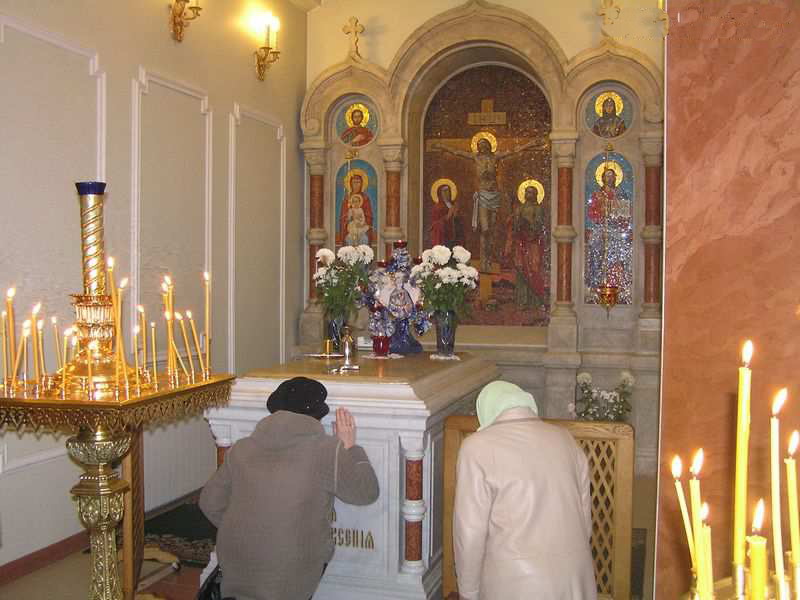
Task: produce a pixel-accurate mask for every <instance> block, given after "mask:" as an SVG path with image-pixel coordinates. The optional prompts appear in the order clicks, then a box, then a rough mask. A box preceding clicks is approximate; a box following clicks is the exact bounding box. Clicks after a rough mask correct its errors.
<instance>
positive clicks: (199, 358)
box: [186, 310, 206, 377]
mask: <svg viewBox="0 0 800 600" xmlns="http://www.w3.org/2000/svg"><path fill="white" fill-rule="evenodd" d="M186 318H187V319H189V327H190V328H191V330H192V339H193V340H194V348H195V350H196V351H197V361H198V362H199V363H200V371H201V375H202V376H203V377H205V373H206V366H205V363H204V362H203V353H202V352H200V340H199V339H198V337H197V328H196V327H195V326H194V319H192V311H190V310H187V311H186Z"/></svg>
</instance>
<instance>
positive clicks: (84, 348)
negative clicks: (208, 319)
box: [0, 182, 234, 600]
mask: <svg viewBox="0 0 800 600" xmlns="http://www.w3.org/2000/svg"><path fill="white" fill-rule="evenodd" d="M77 187H78V193H79V195H80V210H81V242H82V257H83V293H82V294H79V295H74V296H73V305H74V307H75V317H76V320H75V328H76V329H77V340H76V348H75V351H74V353H73V356H72V359H71V360H69V361H67V360H64V363H63V366H62V367H60V368H59V369H58V371H57V372H56V373H54V374H41V376H39V377H38V378H35V379H34V378H32V377H29V378H28V379H27V380H26V378H25V376H23V377H22V378H20V379H18V378H17V377H16V375H17V371H16V368H15V369H14V373H13V375H12V376H7V377H5V378H3V379H2V380H0V430H4V429H13V430H18V431H27V430H34V431H46V432H66V433H70V434H72V437H70V438H69V439H68V440H67V442H66V445H67V451H68V453H69V455H70V456H71V457H72V458H73V459H74V460H76V461H77V462H78V463H79V464H80V465H81V467H82V468H83V471H84V472H83V474H82V475H81V476H80V479H79V481H78V483H77V484H76V485H75V486H73V487H72V489H71V490H70V493H71V494H72V495H73V496H75V497H76V498H77V501H78V512H79V515H80V519H81V522H82V523H83V524H84V526H85V527H86V528H87V529H88V530H89V537H90V543H91V577H90V584H89V600H122V599H123V596H124V597H126V598H131V597H132V596H133V588H134V587H135V581H133V582H130V581H127V579H129V578H128V577H126V585H125V589H124V590H123V586H122V585H121V582H120V577H119V573H118V569H117V561H118V559H117V546H116V535H115V531H116V527H117V525H118V524H119V522H120V521H121V520H122V518H123V513H124V510H125V509H124V507H125V492H126V491H128V490H129V488H130V486H129V484H128V482H127V481H124V480H122V479H120V478H119V477H118V476H117V474H116V471H115V470H114V469H113V468H112V465H113V464H114V463H116V462H117V461H119V460H120V459H122V458H123V457H124V456H125V455H126V454H127V453H128V452H129V450H130V449H131V446H132V444H136V443H138V442H137V436H141V431H142V427H143V426H145V425H149V424H151V423H155V422H164V421H172V420H177V419H181V418H183V417H186V416H191V415H196V414H202V413H203V411H205V410H206V409H208V408H211V407H217V406H222V405H224V404H227V402H228V399H229V397H230V390H231V384H232V382H233V379H234V377H233V376H232V375H212V374H211V373H209V371H208V368H206V369H205V370H203V371H202V372H201V373H199V374H198V376H197V377H194V376H188V375H182V374H181V373H179V372H177V371H176V370H173V371H171V372H169V371H165V372H164V373H162V374H158V373H157V372H156V371H155V369H152V370H148V369H147V368H146V365H145V366H140V367H139V368H138V369H136V368H132V367H130V366H128V365H127V364H126V362H125V357H124V350H123V348H124V340H123V339H122V338H121V336H120V333H121V327H120V325H119V321H120V315H121V311H120V310H119V305H118V302H119V298H118V296H117V297H115V296H114V289H113V282H111V281H109V282H108V283H109V285H108V288H109V291H110V292H111V293H110V294H107V293H106V288H107V285H106V270H105V267H106V260H105V248H104V243H103V192H104V188H105V184H104V183H100V182H86V183H79V184H77ZM22 343H23V344H25V343H27V340H23V342H22ZM34 348H35V346H34ZM26 351H27V348H26ZM137 351H138V349H137ZM34 358H35V353H34ZM26 362H27V360H26ZM153 364H154V365H155V361H154V362H153ZM24 372H26V373H28V372H27V370H24ZM28 375H29V376H31V373H28ZM133 382H135V383H133ZM133 494H134V495H136V494H137V490H136V489H134V490H133ZM136 506H137V509H138V510H141V507H142V506H143V503H141V502H140V503H139V504H138V505H136ZM140 521H141V520H140ZM132 532H133V529H131V530H130V531H128V530H126V537H127V535H128V533H132ZM138 533H141V532H138ZM131 537H135V535H134V536H131ZM139 541H140V542H141V540H139ZM126 546H127V547H128V548H131V549H132V548H133V546H132V542H131V540H126ZM129 552H132V553H133V554H134V555H136V552H135V551H134V550H130V551H129ZM124 554H126V556H125V560H126V562H129V564H127V565H126V568H128V567H130V563H132V562H134V560H135V559H134V556H133V555H131V554H127V553H124ZM140 555H141V553H139V556H140ZM137 559H138V556H137ZM130 572H131V573H133V572H134V571H133V570H131V571H130ZM132 578H133V579H134V580H135V578H136V576H133V577H132ZM129 584H130V585H129Z"/></svg>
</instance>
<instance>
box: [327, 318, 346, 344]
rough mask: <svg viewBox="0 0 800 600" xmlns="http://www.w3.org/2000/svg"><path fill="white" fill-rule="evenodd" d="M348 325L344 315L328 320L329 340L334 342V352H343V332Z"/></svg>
mask: <svg viewBox="0 0 800 600" xmlns="http://www.w3.org/2000/svg"><path fill="white" fill-rule="evenodd" d="M345 325H347V323H346V321H345V318H344V317H343V316H342V315H339V316H337V317H330V318H328V339H329V340H332V341H333V351H334V352H341V350H342V330H343V329H344V327H345Z"/></svg>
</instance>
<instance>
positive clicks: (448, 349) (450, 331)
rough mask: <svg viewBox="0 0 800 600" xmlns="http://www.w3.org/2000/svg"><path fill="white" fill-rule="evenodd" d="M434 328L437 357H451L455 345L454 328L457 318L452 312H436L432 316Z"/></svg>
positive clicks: (456, 325) (456, 324)
mask: <svg viewBox="0 0 800 600" xmlns="http://www.w3.org/2000/svg"><path fill="white" fill-rule="evenodd" d="M433 322H434V325H435V326H436V354H438V355H439V356H453V354H454V348H455V345H456V328H457V327H458V318H457V317H456V313H455V312H454V311H452V310H448V311H441V312H439V311H437V312H436V313H434V315H433Z"/></svg>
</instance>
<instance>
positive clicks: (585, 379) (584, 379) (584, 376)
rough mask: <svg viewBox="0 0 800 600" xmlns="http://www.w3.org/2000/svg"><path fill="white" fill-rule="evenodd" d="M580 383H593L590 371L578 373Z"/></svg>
mask: <svg viewBox="0 0 800 600" xmlns="http://www.w3.org/2000/svg"><path fill="white" fill-rule="evenodd" d="M577 379H578V383H580V384H582V385H592V376H591V375H589V373H586V372H583V373H578V377H577Z"/></svg>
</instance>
